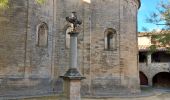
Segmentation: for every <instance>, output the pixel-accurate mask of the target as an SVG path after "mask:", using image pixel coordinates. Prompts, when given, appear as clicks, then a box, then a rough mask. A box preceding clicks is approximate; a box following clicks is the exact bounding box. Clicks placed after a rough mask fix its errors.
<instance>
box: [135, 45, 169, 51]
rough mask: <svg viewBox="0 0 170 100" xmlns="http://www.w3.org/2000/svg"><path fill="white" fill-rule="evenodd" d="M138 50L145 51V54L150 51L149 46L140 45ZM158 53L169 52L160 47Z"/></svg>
mask: <svg viewBox="0 0 170 100" xmlns="http://www.w3.org/2000/svg"><path fill="white" fill-rule="evenodd" d="M138 48H139V51H143V52H146V51H150V49H149V46H148V45H139V46H138ZM156 51H168V50H167V49H166V48H165V47H159V48H157V49H156Z"/></svg>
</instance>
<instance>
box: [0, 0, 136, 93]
mask: <svg viewBox="0 0 170 100" xmlns="http://www.w3.org/2000/svg"><path fill="white" fill-rule="evenodd" d="M72 11H76V12H77V14H78V16H79V17H80V18H81V19H82V22H83V25H82V27H81V32H80V34H79V36H78V70H79V71H80V72H81V74H82V75H83V76H85V77H86V79H85V80H83V82H82V88H81V89H82V90H81V93H82V94H83V95H102V93H101V91H103V93H105V94H104V95H106V96H107V94H114V93H116V92H118V93H121V90H127V91H128V92H133V93H134V92H138V91H139V72H138V70H139V68H138V65H137V52H138V49H137V28H136V26H137V24H136V22H137V11H138V2H137V0H131V1H130V0H92V1H91V3H90V4H88V3H84V2H83V1H82V0H47V2H46V3H45V4H42V5H39V4H36V3H35V2H32V0H24V1H23V0H10V7H9V9H7V10H5V11H3V12H1V14H0V17H2V18H0V35H1V36H0V78H1V81H0V84H1V86H5V85H7V83H10V84H13V86H14V87H15V86H20V85H21V84H22V85H26V86H28V85H29V84H30V83H31V85H35V86H37V84H43V83H42V81H41V79H42V80H43V79H48V80H49V82H47V83H48V84H49V86H51V87H48V88H50V90H55V91H56V92H58V93H60V92H61V88H60V87H58V84H59V85H60V86H62V84H63V81H62V80H61V79H60V78H59V76H62V75H64V74H65V72H66V71H67V70H68V67H69V48H66V40H65V38H66V34H65V31H66V29H67V28H68V26H67V22H66V21H65V17H66V16H69V15H70V13H71V12H72ZM42 22H45V23H46V24H47V25H48V46H46V47H39V46H37V26H38V25H39V24H41V23H42ZM108 28H113V29H115V30H116V48H115V49H114V50H106V49H105V40H104V38H105V37H104V36H105V35H104V32H105V30H106V29H108ZM10 78H13V79H17V78H22V79H23V80H25V81H28V82H26V83H24V82H22V81H21V80H14V81H9V80H8V79H10ZM37 78H38V79H39V80H36V79H37ZM32 79H34V80H32ZM17 81H18V82H17ZM19 83H20V84H19ZM11 86H12V85H11ZM110 88H112V89H110ZM109 89H110V90H109ZM117 90H120V91H117Z"/></svg>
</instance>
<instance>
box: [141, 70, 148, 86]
mask: <svg viewBox="0 0 170 100" xmlns="http://www.w3.org/2000/svg"><path fill="white" fill-rule="evenodd" d="M139 76H140V85H148V78H147V77H146V75H145V74H144V73H143V72H139Z"/></svg>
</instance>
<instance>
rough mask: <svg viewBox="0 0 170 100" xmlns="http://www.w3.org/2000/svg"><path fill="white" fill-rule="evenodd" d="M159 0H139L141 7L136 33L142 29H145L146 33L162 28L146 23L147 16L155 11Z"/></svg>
mask: <svg viewBox="0 0 170 100" xmlns="http://www.w3.org/2000/svg"><path fill="white" fill-rule="evenodd" d="M159 2H160V0H141V7H140V9H139V12H138V31H139V32H143V31H144V30H143V27H145V28H147V29H148V31H152V30H153V29H156V30H160V29H161V27H162V26H157V25H154V24H150V23H146V18H147V16H149V15H150V13H152V12H155V11H156V7H157V5H158V3H159Z"/></svg>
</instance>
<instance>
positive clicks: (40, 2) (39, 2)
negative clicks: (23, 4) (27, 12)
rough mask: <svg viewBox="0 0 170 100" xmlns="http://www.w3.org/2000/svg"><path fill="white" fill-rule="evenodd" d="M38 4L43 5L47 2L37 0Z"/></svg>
mask: <svg viewBox="0 0 170 100" xmlns="http://www.w3.org/2000/svg"><path fill="white" fill-rule="evenodd" d="M36 2H37V3H38V4H43V3H45V0H36Z"/></svg>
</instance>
